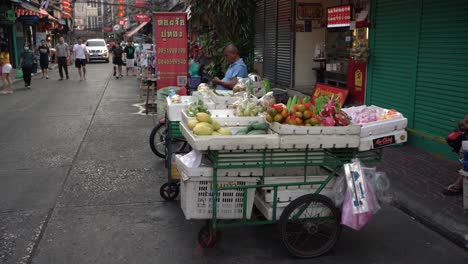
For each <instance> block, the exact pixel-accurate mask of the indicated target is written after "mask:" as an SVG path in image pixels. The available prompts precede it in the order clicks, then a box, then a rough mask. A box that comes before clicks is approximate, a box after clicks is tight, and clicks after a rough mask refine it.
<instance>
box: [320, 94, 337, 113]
mask: <svg viewBox="0 0 468 264" xmlns="http://www.w3.org/2000/svg"><path fill="white" fill-rule="evenodd" d="M335 113H336V111H335V100H333V98H332V99H330V100H329V101H328V103H326V104H325V105H324V106H323V108H322V111H320V115H321V116H323V117H328V116H334V115H335Z"/></svg>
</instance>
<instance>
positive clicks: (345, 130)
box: [270, 122, 361, 135]
mask: <svg viewBox="0 0 468 264" xmlns="http://www.w3.org/2000/svg"><path fill="white" fill-rule="evenodd" d="M270 128H271V130H273V131H275V132H276V133H278V134H280V135H359V133H360V132H361V127H360V126H359V125H354V124H352V125H349V126H330V127H327V126H295V125H286V124H280V123H278V122H272V123H270Z"/></svg>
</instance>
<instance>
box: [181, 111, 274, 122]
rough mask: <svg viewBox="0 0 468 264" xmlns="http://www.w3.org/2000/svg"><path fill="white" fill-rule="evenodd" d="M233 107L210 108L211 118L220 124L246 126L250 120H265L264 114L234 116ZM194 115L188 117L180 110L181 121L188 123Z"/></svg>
mask: <svg viewBox="0 0 468 264" xmlns="http://www.w3.org/2000/svg"><path fill="white" fill-rule="evenodd" d="M234 112H235V111H234V109H215V110H210V113H211V118H212V119H214V120H216V122H218V123H219V124H220V125H221V126H247V125H248V124H249V123H250V122H255V121H257V122H265V117H264V116H246V117H244V116H236V115H234ZM193 119H195V117H189V116H188V115H187V113H185V111H184V112H182V121H183V122H184V123H188V122H189V121H190V120H193Z"/></svg>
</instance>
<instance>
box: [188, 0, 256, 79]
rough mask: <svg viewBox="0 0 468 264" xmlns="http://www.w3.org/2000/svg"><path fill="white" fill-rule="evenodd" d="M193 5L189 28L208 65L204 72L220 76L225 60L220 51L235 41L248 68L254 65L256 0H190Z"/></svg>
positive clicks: (250, 68) (224, 66)
mask: <svg viewBox="0 0 468 264" xmlns="http://www.w3.org/2000/svg"><path fill="white" fill-rule="evenodd" d="M189 3H190V4H191V5H192V8H191V14H192V16H191V19H190V22H189V26H190V30H191V31H192V32H193V33H194V34H195V35H198V36H199V37H198V40H199V42H200V44H201V45H202V47H203V49H204V50H205V52H206V53H207V54H206V55H207V56H208V57H211V58H212V61H211V63H210V64H208V65H207V66H205V74H207V75H208V76H209V77H211V78H213V77H215V76H218V77H223V75H224V72H225V71H226V67H227V63H226V61H225V60H224V55H223V50H224V47H225V46H226V45H227V44H229V43H234V45H236V46H237V47H238V49H239V53H240V56H241V57H242V58H244V61H245V63H246V64H247V67H248V69H249V71H251V70H252V68H253V48H254V33H255V32H254V17H255V6H256V4H255V0H242V1H239V0H189Z"/></svg>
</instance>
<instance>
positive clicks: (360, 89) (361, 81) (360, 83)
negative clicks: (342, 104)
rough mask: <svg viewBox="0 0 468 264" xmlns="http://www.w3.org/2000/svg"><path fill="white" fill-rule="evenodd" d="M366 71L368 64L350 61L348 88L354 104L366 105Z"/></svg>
mask: <svg viewBox="0 0 468 264" xmlns="http://www.w3.org/2000/svg"><path fill="white" fill-rule="evenodd" d="M366 71H367V63H366V62H362V61H355V60H349V64H348V76H347V80H346V87H348V89H349V96H350V101H351V102H352V103H354V104H358V105H361V104H364V95H365V90H366Z"/></svg>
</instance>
